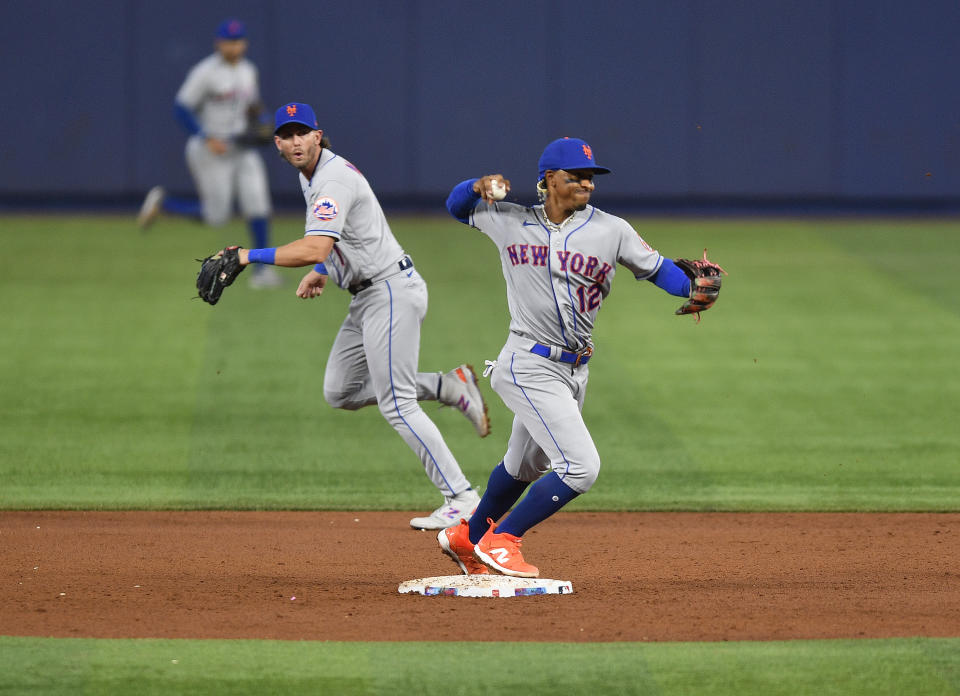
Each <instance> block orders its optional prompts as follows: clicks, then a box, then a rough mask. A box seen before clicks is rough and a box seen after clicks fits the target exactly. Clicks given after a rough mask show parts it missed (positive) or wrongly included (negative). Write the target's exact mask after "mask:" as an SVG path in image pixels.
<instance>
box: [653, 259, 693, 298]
mask: <svg viewBox="0 0 960 696" xmlns="http://www.w3.org/2000/svg"><path fill="white" fill-rule="evenodd" d="M647 280H649V281H650V282H651V283H653V284H654V285H656V286H657V287H658V288H660V289H661V290H665V291H666V292H669V293H670V294H671V295H676V296H677V297H690V279H689V278H687V274H686V273H684V272H683V271H682V270H681V269H680V267H679V266H678V265H677V264H675V263H674V262H673V261H672V260H671V259H668V258H667V257H666V256H664V257H663V263H661V264H660V270H658V271H657V272H656V273H654V274H653V275H652V276H650V277H649V278H647Z"/></svg>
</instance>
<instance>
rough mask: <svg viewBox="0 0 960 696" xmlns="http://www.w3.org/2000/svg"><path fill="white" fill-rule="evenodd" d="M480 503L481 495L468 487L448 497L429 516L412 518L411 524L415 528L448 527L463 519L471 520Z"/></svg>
mask: <svg viewBox="0 0 960 696" xmlns="http://www.w3.org/2000/svg"><path fill="white" fill-rule="evenodd" d="M479 504H480V496H479V495H478V494H477V492H476V491H475V490H473V489H472V488H468V489H467V490H465V491H463V492H462V493H459V494H458V495H455V496H453V497H452V498H447V499H446V500H445V501H444V503H443V505H441V506H440V507H438V508H437V509H436V510H434V511H433V512H431V513H430V515H429V516H428V517H414V518H413V519H412V520H410V526H411V527H413V528H414V529H446V528H447V527H452V526H453V525H455V524H460V520H461V519H464V520H467V521H469V520H470V517H471V516H473V511H474V510H476V509H477V505H479Z"/></svg>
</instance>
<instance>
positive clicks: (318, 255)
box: [240, 235, 335, 268]
mask: <svg viewBox="0 0 960 696" xmlns="http://www.w3.org/2000/svg"><path fill="white" fill-rule="evenodd" d="M334 241H335V240H334V238H333V237H327V236H326V235H309V236H307V237H301V238H300V239H296V240H294V241H292V242H290V243H289V244H284V245H283V246H281V247H273V248H270V249H240V263H241V264H242V265H244V266H246V265H247V264H248V263H269V264H273V265H274V266H286V267H287V268H301V267H303V266H312V265H313V264H317V263H323V262H324V261H326V260H327V256H328V255H329V254H330V250H331V249H333V244H334Z"/></svg>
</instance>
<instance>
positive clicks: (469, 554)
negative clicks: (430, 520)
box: [437, 519, 490, 575]
mask: <svg viewBox="0 0 960 696" xmlns="http://www.w3.org/2000/svg"><path fill="white" fill-rule="evenodd" d="M437 541H438V542H439V543H440V550H441V551H443V552H444V553H445V554H447V555H448V556H450V558H452V559H453V560H454V562H456V564H457V565H458V566H460V570H461V571H463V574H464V575H489V573H490V571H489V570H487V566H485V565H483V563H481V562H480V561H478V560H477V559H476V558H474V557H473V544H471V543H470V525H469V524H467V521H466V520H464V519H461V520H460V524H457V525H454V526H452V527H447V528H446V529H441V530H440V532H439V533H438V534H437Z"/></svg>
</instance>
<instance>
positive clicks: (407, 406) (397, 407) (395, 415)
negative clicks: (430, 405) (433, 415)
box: [377, 398, 423, 425]
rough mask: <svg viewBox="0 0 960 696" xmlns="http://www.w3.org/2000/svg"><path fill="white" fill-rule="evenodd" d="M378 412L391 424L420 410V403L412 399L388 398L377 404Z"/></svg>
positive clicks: (400, 421)
mask: <svg viewBox="0 0 960 696" xmlns="http://www.w3.org/2000/svg"><path fill="white" fill-rule="evenodd" d="M377 407H378V408H379V409H380V413H381V414H383V417H384V418H385V419H386V421H387V422H388V423H390V424H391V425H393V424H395V423H402V422H403V421H404V419H406V418H409V417H410V416H411V415H413V414H414V413H417V412H419V411H422V410H423V409H422V408H420V403H419V402H418V401H417V400H416V398H413V399H399V398H398V399H388V400H385V401H382V402H380V403H378V404H377Z"/></svg>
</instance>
